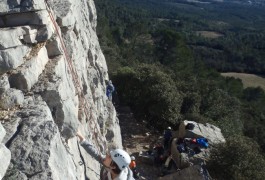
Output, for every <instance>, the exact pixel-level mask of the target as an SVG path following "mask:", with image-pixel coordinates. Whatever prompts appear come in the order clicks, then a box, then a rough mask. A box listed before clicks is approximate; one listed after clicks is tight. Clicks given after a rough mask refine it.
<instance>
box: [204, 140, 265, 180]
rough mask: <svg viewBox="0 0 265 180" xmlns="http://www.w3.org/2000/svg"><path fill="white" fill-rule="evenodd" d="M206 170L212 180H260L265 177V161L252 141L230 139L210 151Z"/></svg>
mask: <svg viewBox="0 0 265 180" xmlns="http://www.w3.org/2000/svg"><path fill="white" fill-rule="evenodd" d="M207 166H208V167H207V169H208V170H209V172H210V174H211V176H212V177H213V178H214V179H220V180H222V179H224V180H226V179H235V180H249V179H255V180H262V179H264V177H265V159H264V157H263V156H262V154H261V153H260V149H259V146H258V144H257V143H256V142H254V141H253V140H252V139H250V138H247V137H242V136H235V137H230V138H228V139H227V142H226V143H225V144H220V145H218V146H217V147H215V148H214V149H213V150H212V151H211V157H210V161H209V162H208V163H207Z"/></svg>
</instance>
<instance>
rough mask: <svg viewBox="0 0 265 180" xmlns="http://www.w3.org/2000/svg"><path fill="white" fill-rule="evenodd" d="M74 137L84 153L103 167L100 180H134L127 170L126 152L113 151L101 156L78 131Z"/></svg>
mask: <svg viewBox="0 0 265 180" xmlns="http://www.w3.org/2000/svg"><path fill="white" fill-rule="evenodd" d="M76 136H77V137H78V138H79V140H80V145H81V146H82V147H83V148H84V149H85V150H86V152H87V153H88V154H90V155H91V156H92V157H94V158H95V159H96V160H97V161H98V162H99V163H101V164H102V165H103V169H102V170H101V172H100V180H134V178H133V173H132V171H131V170H130V168H129V164H130V163H131V158H130V156H129V154H128V153H127V152H125V151H124V150H122V149H115V150H113V151H110V153H109V154H106V155H103V154H101V153H100V152H99V151H98V150H97V149H96V148H95V146H94V145H93V144H92V143H91V142H90V141H88V140H86V139H85V138H84V136H83V135H82V134H81V133H80V132H79V131H78V132H77V134H76Z"/></svg>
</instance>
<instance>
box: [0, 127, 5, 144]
mask: <svg viewBox="0 0 265 180" xmlns="http://www.w3.org/2000/svg"><path fill="white" fill-rule="evenodd" d="M5 135H6V131H5V129H4V127H3V126H2V124H1V123H0V142H2V141H3V139H4V137H5Z"/></svg>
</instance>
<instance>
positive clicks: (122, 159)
mask: <svg viewBox="0 0 265 180" xmlns="http://www.w3.org/2000/svg"><path fill="white" fill-rule="evenodd" d="M110 156H111V159H112V160H113V161H114V162H115V163H116V164H117V165H118V166H119V168H120V170H123V169H124V168H126V167H127V166H128V165H129V164H130V163H131V158H130V156H129V154H128V153H127V152H125V151H124V150H122V149H115V150H113V151H110Z"/></svg>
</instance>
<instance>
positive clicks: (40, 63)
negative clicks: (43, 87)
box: [9, 46, 49, 91]
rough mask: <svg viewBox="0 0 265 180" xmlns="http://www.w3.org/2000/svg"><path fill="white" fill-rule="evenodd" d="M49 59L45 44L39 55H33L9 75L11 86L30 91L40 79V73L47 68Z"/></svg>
mask: <svg viewBox="0 0 265 180" xmlns="http://www.w3.org/2000/svg"><path fill="white" fill-rule="evenodd" d="M37 51H38V49H37ZM48 60H49V58H48V54H47V50H46V48H45V46H43V47H42V48H41V49H40V50H39V51H38V53H37V56H34V57H32V58H31V59H30V60H28V61H27V62H26V63H25V64H24V65H23V66H22V67H20V68H19V69H18V70H16V71H15V72H14V73H13V74H12V75H11V76H10V77H9V81H10V85H11V87H15V88H17V89H20V90H23V91H29V90H30V89H31V87H32V86H33V85H34V84H35V83H36V82H37V81H38V78H39V75H40V74H41V73H42V71H43V70H44V69H45V65H46V64H47V62H48Z"/></svg>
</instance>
